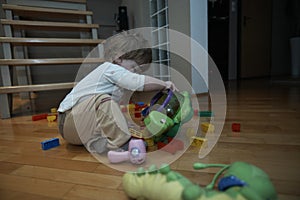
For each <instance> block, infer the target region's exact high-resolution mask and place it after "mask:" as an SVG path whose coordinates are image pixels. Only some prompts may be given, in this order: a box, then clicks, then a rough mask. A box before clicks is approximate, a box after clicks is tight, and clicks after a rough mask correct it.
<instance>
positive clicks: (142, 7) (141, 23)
mask: <svg viewBox="0 0 300 200" xmlns="http://www.w3.org/2000/svg"><path fill="white" fill-rule="evenodd" d="M121 5H122V6H127V15H128V24H129V29H134V28H141V27H149V26H150V14H149V11H150V9H149V1H148V0H122V3H121Z"/></svg>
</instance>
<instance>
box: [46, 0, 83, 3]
mask: <svg viewBox="0 0 300 200" xmlns="http://www.w3.org/2000/svg"><path fill="white" fill-rule="evenodd" d="M52 1H60V2H69V3H86V1H87V0H52Z"/></svg>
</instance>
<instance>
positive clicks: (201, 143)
mask: <svg viewBox="0 0 300 200" xmlns="http://www.w3.org/2000/svg"><path fill="white" fill-rule="evenodd" d="M206 141H207V139H205V138H201V137H197V136H193V137H192V138H191V148H190V150H191V152H194V153H198V152H199V151H200V149H201V148H205V147H206V145H207V142H206Z"/></svg>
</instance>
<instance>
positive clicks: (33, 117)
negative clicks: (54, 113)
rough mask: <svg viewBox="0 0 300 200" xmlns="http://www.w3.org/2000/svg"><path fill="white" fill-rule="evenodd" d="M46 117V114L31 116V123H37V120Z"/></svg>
mask: <svg viewBox="0 0 300 200" xmlns="http://www.w3.org/2000/svg"><path fill="white" fill-rule="evenodd" d="M47 116H48V114H47V113H43V114H39V115H33V116H32V118H31V119H32V121H37V120H42V119H47Z"/></svg>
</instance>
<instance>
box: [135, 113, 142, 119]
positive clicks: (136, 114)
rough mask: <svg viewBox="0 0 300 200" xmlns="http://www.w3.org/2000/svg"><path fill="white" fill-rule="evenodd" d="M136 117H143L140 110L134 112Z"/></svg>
mask: <svg viewBox="0 0 300 200" xmlns="http://www.w3.org/2000/svg"><path fill="white" fill-rule="evenodd" d="M134 117H135V118H141V117H142V114H141V113H140V112H135V113H134Z"/></svg>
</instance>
